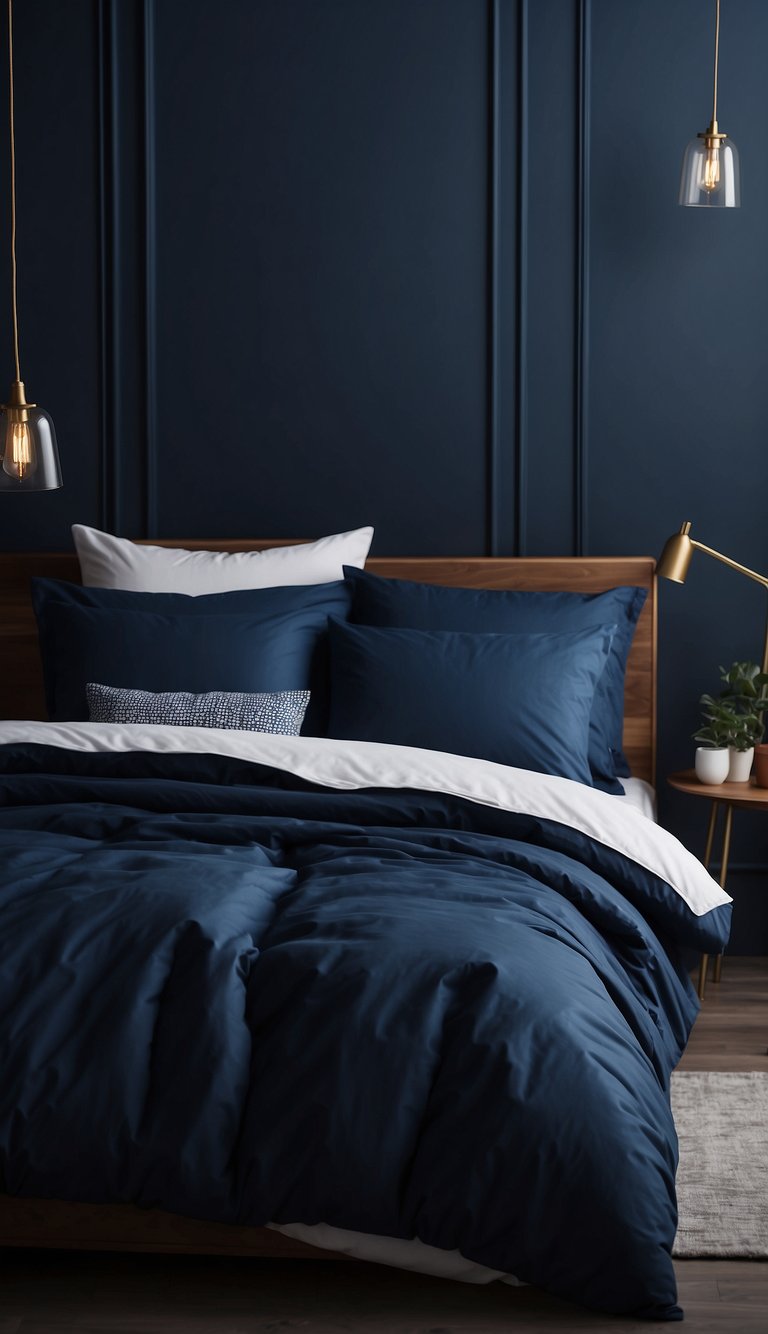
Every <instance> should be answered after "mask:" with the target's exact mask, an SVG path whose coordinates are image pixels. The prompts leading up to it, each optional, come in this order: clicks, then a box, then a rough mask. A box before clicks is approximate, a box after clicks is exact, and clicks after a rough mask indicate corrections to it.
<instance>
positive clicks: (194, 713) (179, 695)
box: [86, 681, 310, 736]
mask: <svg viewBox="0 0 768 1334" xmlns="http://www.w3.org/2000/svg"><path fill="white" fill-rule="evenodd" d="M86 694H87V696H88V710H89V714H90V721H91V722H92V723H159V724H161V725H166V726H175V727H224V728H228V729H230V730H235V731H240V732H272V733H274V734H275V735H279V736H298V735H299V732H300V731H301V724H302V723H303V721H304V714H305V713H306V711H307V705H308V704H309V694H310V692H309V691H308V690H277V691H273V692H271V693H270V692H264V691H260V692H258V693H256V694H246V693H244V692H243V691H227V690H211V691H208V692H207V693H206V694H204V695H191V694H189V693H188V692H187V691H184V690H170V691H163V692H162V693H160V694H156V695H155V694H152V693H151V691H149V690H126V689H123V688H122V687H119V686H104V685H99V684H98V683H97V682H93V681H89V682H88V684H87V685H86Z"/></svg>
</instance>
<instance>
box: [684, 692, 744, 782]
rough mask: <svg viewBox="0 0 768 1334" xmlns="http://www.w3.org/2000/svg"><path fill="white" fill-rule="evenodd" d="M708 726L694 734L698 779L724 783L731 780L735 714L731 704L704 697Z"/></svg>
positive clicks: (703, 703)
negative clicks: (731, 746) (731, 743)
mask: <svg viewBox="0 0 768 1334" xmlns="http://www.w3.org/2000/svg"><path fill="white" fill-rule="evenodd" d="M699 702H700V704H701V705H702V712H703V716H704V724H703V726H701V727H700V728H699V730H698V732H694V734H693V735H694V739H695V740H696V741H698V742H700V743H701V744H700V745H699V746H697V747H696V758H695V765H696V777H697V778H698V780H699V782H700V783H711V784H716V783H724V782H725V780H726V778H727V777H728V770H729V768H730V764H731V755H730V751H729V749H728V747H729V745H730V741H731V734H732V732H733V722H734V715H733V712H732V710H731V708H730V707H729V706H728V705H725V704H723V703H721V701H720V700H716V699H713V698H712V696H711V695H702V697H701V700H700V701H699Z"/></svg>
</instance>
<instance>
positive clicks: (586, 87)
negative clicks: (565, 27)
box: [573, 0, 592, 556]
mask: <svg viewBox="0 0 768 1334" xmlns="http://www.w3.org/2000/svg"><path fill="white" fill-rule="evenodd" d="M577 59H578V73H577V87H578V107H577V113H576V126H577V150H576V153H577V160H578V169H577V179H578V202H577V224H576V327H575V330H574V358H575V376H574V384H575V391H576V392H575V402H574V414H573V419H574V428H575V429H574V442H573V465H574V476H573V499H574V551H573V554H574V555H575V556H585V555H587V554H588V553H589V508H588V506H589V477H588V468H589V296H590V288H589V261H590V236H589V228H590V170H591V82H592V0H579V41H578V47H577Z"/></svg>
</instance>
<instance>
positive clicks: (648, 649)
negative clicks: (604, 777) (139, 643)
mask: <svg viewBox="0 0 768 1334" xmlns="http://www.w3.org/2000/svg"><path fill="white" fill-rule="evenodd" d="M153 545H156V546H166V547H187V548H189V549H190V550H207V551H261V550H263V549H264V548H265V547H270V546H285V545H288V543H287V541H281V542H278V541H272V542H270V541H250V542H249V541H242V542H239V541H213V540H211V541H197V540H195V541H185V540H183V539H176V540H175V541H173V540H164V541H157V542H154V543H153ZM366 569H367V570H370V571H371V573H373V574H381V575H385V576H388V577H389V578H396V579H417V580H422V581H424V582H425V583H434V584H448V585H452V586H453V587H459V588H521V589H534V590H557V589H565V590H567V591H569V592H580V593H600V592H603V591H604V590H605V589H608V588H615V587H616V586H617V585H618V584H637V585H640V586H641V587H642V588H646V589H647V590H648V600H647V602H646V604H645V607H644V609H643V612H642V614H641V616H640V620H639V622H638V626H637V633H636V635H635V640H634V644H633V646H632V651H631V653H630V655H629V662H628V664H627V679H626V689H625V711H624V749H625V752H626V755H627V759H628V760H629V763H630V767H631V769H632V773H633V775H634V776H635V777H636V778H645V779H646V780H647V781H648V782H650V783H652V782H653V781H654V777H655V769H656V581H655V574H654V562H653V560H652V559H651V557H649V556H648V557H646V556H637V557H635V556H631V557H621V558H618V557H617V558H614V557H583V558H582V557H546V558H545V557H542V558H539V557H531V558H528V557H525V558H521V559H513V558H494V557H487V558H486V557H480V556H478V557H461V558H456V559H452V558H444V557H415V558H413V559H411V558H409V557H397V558H393V559H391V560H388V559H383V558H382V559H374V560H369V561H368V562H367V564H366ZM34 576H41V577H45V578H49V579H69V580H71V581H72V582H75V583H79V582H80V571H79V567H78V563H77V558H76V556H75V555H74V554H73V553H69V552H54V553H44V552H14V553H13V554H0V682H2V689H1V690H0V717H3V718H45V716H46V713H45V705H44V701H43V686H42V676H41V671H40V661H39V655H38V649H37V630H36V627H35V621H34V617H33V614H32V608H31V605H30V599H29V581H30V579H31V578H33V577H34Z"/></svg>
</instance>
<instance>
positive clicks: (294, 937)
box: [0, 724, 730, 1319]
mask: <svg viewBox="0 0 768 1334" xmlns="http://www.w3.org/2000/svg"><path fill="white" fill-rule="evenodd" d="M25 726H26V731H23V730H19V725H16V724H0V743H2V742H5V744H0V1016H2V1018H1V1021H0V1024H1V1026H0V1189H2V1190H3V1191H5V1192H10V1193H12V1194H19V1195H24V1196H32V1197H34V1196H38V1197H46V1198H58V1199H65V1200H88V1201H91V1202H103V1201H132V1202H135V1203H137V1204H140V1205H156V1206H159V1207H162V1208H164V1209H168V1210H172V1211H175V1212H177V1213H180V1214H185V1215H190V1216H195V1217H201V1218H207V1219H216V1220H225V1221H233V1222H235V1221H237V1222H239V1223H249V1224H266V1223H268V1222H273V1223H285V1224H288V1223H297V1222H299V1223H306V1224H313V1223H326V1224H330V1225H332V1226H335V1227H339V1228H344V1229H353V1230H355V1231H358V1232H362V1233H372V1234H378V1235H381V1236H391V1237H402V1238H412V1237H417V1238H420V1239H421V1241H422V1242H425V1243H427V1244H429V1245H431V1246H435V1247H439V1248H445V1249H447V1250H450V1249H454V1248H456V1249H458V1250H459V1251H461V1253H462V1255H464V1256H466V1257H467V1258H468V1259H470V1260H476V1261H478V1262H479V1263H481V1264H483V1265H487V1266H490V1267H491V1268H494V1269H498V1270H501V1271H504V1272H507V1273H513V1274H515V1275H516V1276H517V1277H518V1278H519V1279H521V1280H523V1281H526V1282H530V1283H535V1284H538V1285H541V1286H542V1287H544V1288H547V1289H549V1290H550V1291H551V1292H553V1293H557V1294H559V1295H560V1296H563V1297H566V1298H570V1299H573V1300H576V1301H579V1302H582V1303H584V1304H586V1305H589V1306H592V1307H595V1308H599V1309H602V1310H606V1311H612V1312H633V1313H635V1314H641V1315H645V1316H648V1317H650V1318H656V1319H679V1318H680V1315H681V1312H680V1308H679V1307H678V1306H677V1304H676V1289H675V1279H674V1272H673V1268H672V1263H671V1259H670V1253H671V1248H672V1242H673V1239H674V1234H675V1227H676V1205H675V1189H674V1176H675V1167H676V1157H677V1145H676V1137H675V1130H674V1125H673V1122H672V1117H671V1113H670V1106H669V1077H670V1072H671V1070H672V1068H673V1067H674V1065H675V1064H676V1062H677V1060H678V1059H679V1056H680V1053H681V1050H682V1048H683V1046H684V1044H685V1041H686V1038H687V1036H688V1033H689V1030H690V1027H691V1024H692V1022H693V1019H694V1017H695V1014H696V1009H697V1004H696V999H695V995H694V992H693V989H692V987H691V984H690V982H689V979H688V976H687V973H686V970H685V967H684V965H683V962H682V957H681V953H682V950H683V949H684V948H685V947H693V948H695V949H706V950H708V951H709V952H716V951H717V950H719V949H721V948H722V946H723V944H724V943H725V940H726V938H727V933H728V925H729V915H730V906H729V901H728V899H727V896H726V895H724V894H723V893H722V891H720V890H719V888H718V887H717V886H716V885H714V882H713V881H711V880H710V879H709V877H708V876H707V875H706V873H705V872H704V870H703V868H701V866H700V864H699V863H697V862H696V861H695V859H694V858H692V857H690V856H689V855H688V854H687V853H686V852H685V850H684V849H683V848H682V847H681V845H680V844H678V843H677V842H676V840H674V839H673V838H672V836H671V835H669V834H665V833H664V831H663V830H658V829H656V828H655V827H654V826H653V825H652V824H651V822H650V821H648V820H645V819H644V817H643V816H642V815H640V814H638V813H636V812H633V811H630V810H627V809H626V808H623V807H622V799H621V798H617V797H612V796H607V795H606V794H604V793H599V792H593V791H591V790H588V789H585V788H582V787H580V786H579V785H578V784H575V783H571V782H568V781H567V780H565V779H556V778H547V777H545V776H543V775H538V774H529V773H526V772H525V771H522V770H509V769H505V768H503V767H502V766H499V765H493V764H486V763H484V762H483V761H480V760H467V759H457V757H452V756H440V755H438V754H436V753H434V752H419V751H407V750H406V749H405V748H400V747H392V746H381V747H378V746H374V745H365V744H363V743H351V742H329V741H315V740H313V739H311V738H296V739H290V740H288V739H285V738H276V737H262V738H256V739H254V738H252V737H250V736H246V737H243V736H242V735H241V736H240V737H238V736H236V735H235V734H232V733H214V732H209V733H207V734H206V735H204V736H203V737H201V736H200V734H199V733H197V732H196V731H195V730H194V729H171V728H154V729H146V728H145V729H140V728H136V729H132V728H121V729H118V728H110V727H108V726H105V725H102V726H100V727H99V726H96V725H81V726H69V727H64V728H59V729H58V730H57V729H55V728H51V727H46V725H42V724H41V725H39V726H38V727H37V728H35V727H34V725H31V724H26V725H25ZM14 728H16V729H17V730H16V731H14ZM184 732H186V733H187V735H186V736H183V735H182V736H181V737H180V736H179V735H178V733H184ZM30 738H31V740H30Z"/></svg>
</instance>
